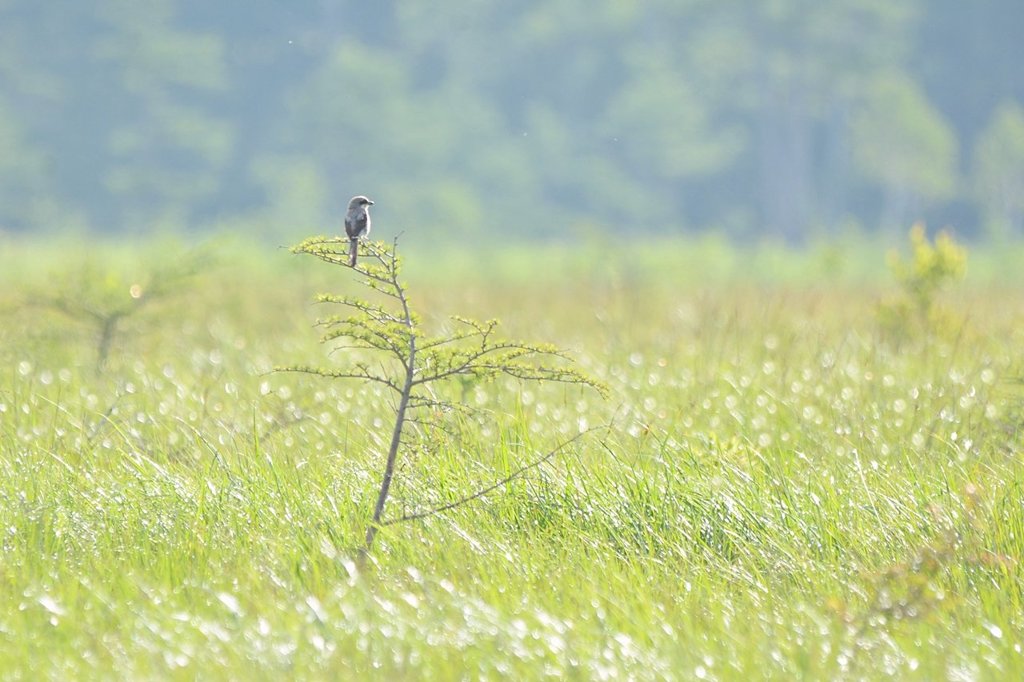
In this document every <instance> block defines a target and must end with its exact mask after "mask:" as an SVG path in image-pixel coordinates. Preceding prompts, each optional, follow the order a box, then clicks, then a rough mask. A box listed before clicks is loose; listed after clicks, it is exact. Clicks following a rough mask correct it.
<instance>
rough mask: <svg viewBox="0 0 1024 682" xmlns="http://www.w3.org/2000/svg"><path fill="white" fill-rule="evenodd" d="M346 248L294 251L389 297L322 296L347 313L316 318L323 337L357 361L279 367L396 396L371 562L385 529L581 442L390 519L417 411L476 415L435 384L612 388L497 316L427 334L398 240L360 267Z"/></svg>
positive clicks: (316, 243) (367, 544) (322, 243)
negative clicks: (387, 513)
mask: <svg viewBox="0 0 1024 682" xmlns="http://www.w3.org/2000/svg"><path fill="white" fill-rule="evenodd" d="M348 245H349V241H348V239H345V238H330V237H314V238H311V239H307V240H305V241H303V242H302V243H301V244H298V245H297V246H295V247H293V248H292V252H293V253H302V254H309V255H311V256H315V257H317V258H319V259H320V260H322V261H325V262H327V263H330V264H332V265H337V266H341V267H347V268H351V269H352V270H354V271H355V272H356V274H357V275H359V277H360V280H359V281H360V283H361V284H362V285H363V286H365V287H366V288H368V289H370V290H372V292H374V293H375V295H376V296H377V298H379V299H380V300H381V302H379V303H378V302H371V301H368V300H365V299H361V298H358V297H355V296H344V295H343V296H339V295H334V294H320V295H319V296H318V297H317V301H318V302H320V303H328V304H332V305H336V306H338V307H339V308H341V309H342V310H343V311H344V312H342V313H340V314H337V315H332V316H329V317H326V318H323V319H321V320H319V321H318V322H317V326H320V327H323V328H324V329H325V330H326V332H325V333H324V335H323V337H322V339H321V341H322V342H323V343H337V344H338V345H337V348H339V349H345V350H348V351H351V352H352V355H353V359H352V360H350V362H348V363H347V365H346V367H344V368H342V369H334V368H329V367H310V366H300V365H294V366H287V367H279V368H277V369H278V371H287V372H301V373H306V374H314V375H318V376H322V377H327V378H331V379H352V380H356V381H362V382H366V383H376V384H380V385H382V386H385V387H387V388H388V389H389V390H390V391H392V392H394V394H395V397H396V399H397V400H396V403H395V417H394V427H393V430H392V434H391V441H390V445H389V447H388V452H387V460H386V463H385V466H384V472H383V475H382V477H381V480H380V489H379V492H378V494H377V501H376V503H375V505H374V508H373V513H372V516H371V519H370V521H369V524H368V525H367V529H366V537H365V541H364V544H363V548H362V556H365V555H366V554H367V553H369V551H370V550H371V549H372V547H373V542H374V539H375V538H376V536H377V532H378V531H379V529H380V528H381V527H383V526H386V525H390V524H392V523H397V522H400V521H405V520H412V519H419V518H424V517H425V516H429V515H432V514H434V513H439V512H441V511H445V510H448V509H451V508H453V507H455V506H459V505H461V504H463V503H465V502H469V501H471V500H473V499H477V498H478V497H480V496H481V495H483V494H486V493H487V492H489V491H491V490H494V489H496V488H498V487H500V486H501V485H503V484H505V483H508V482H510V481H511V480H512V479H513V478H515V477H517V476H519V475H521V474H522V473H524V472H525V471H527V470H528V469H530V468H532V467H534V466H537V465H539V464H541V463H542V462H544V461H547V460H548V459H550V458H551V457H553V456H554V455H555V454H556V453H557V452H558V451H559V450H560V449H561V448H563V447H564V446H565V445H568V443H569V442H571V441H572V440H575V438H573V439H570V441H567V442H565V443H563V444H562V445H560V446H559V447H557V448H555V449H554V450H552V451H551V452H549V453H548V454H547V455H545V456H543V457H541V458H540V459H539V460H537V461H535V462H533V463H532V464H531V465H528V466H526V467H523V468H520V469H518V470H517V471H516V472H515V473H513V474H512V475H511V476H509V477H506V478H505V479H502V481H499V482H498V483H497V484H495V485H492V486H488V487H487V488H485V489H482V490H480V491H477V492H476V493H474V494H472V495H469V496H466V497H465V498H462V499H460V500H456V501H454V502H452V503H449V504H445V505H441V506H440V507H437V508H434V509H431V510H427V511H424V512H417V513H411V514H403V515H402V516H400V517H396V518H394V519H390V520H388V519H385V518H384V510H385V507H386V505H387V501H388V496H389V494H390V491H391V485H392V482H393V479H394V475H395V465H396V462H397V461H398V455H399V452H400V451H401V448H402V445H403V435H404V432H405V428H406V425H407V424H408V423H409V421H410V420H411V419H412V416H411V413H412V412H417V411H421V412H424V413H426V414H427V415H435V416H436V415H439V414H440V415H444V414H451V413H452V412H453V411H462V412H471V411H472V410H471V408H469V407H467V406H466V405H463V404H459V403H453V402H451V401H445V400H443V399H440V398H438V397H437V396H438V392H437V391H435V390H434V388H435V385H437V384H442V383H445V382H449V381H454V380H457V379H458V380H463V381H465V380H470V381H480V380H487V379H494V378H496V377H499V376H508V377H513V378H515V379H518V380H521V381H537V382H559V383H564V384H571V385H577V386H586V387H590V388H593V389H596V390H597V391H599V392H601V393H602V394H603V393H604V392H605V388H604V386H603V385H602V384H600V383H599V382H597V381H595V380H593V379H591V378H589V377H587V376H586V375H584V374H583V373H581V372H579V371H577V370H576V369H574V368H572V367H570V366H567V364H566V363H567V362H568V361H569V358H568V357H567V356H566V354H565V353H564V352H563V351H561V350H559V349H558V348H556V347H555V346H553V345H550V344H542V343H528V342H525V341H515V340H509V339H505V338H502V337H501V336H499V335H498V333H497V331H498V326H499V323H498V321H497V320H487V321H486V322H479V321H477V320H472V319H469V318H466V317H460V316H453V317H452V321H453V323H454V324H455V325H456V331H455V332H454V333H450V334H445V335H441V336H430V335H428V334H426V333H425V332H424V330H423V325H422V321H421V318H420V316H419V315H417V314H416V312H415V311H414V310H413V308H412V306H411V304H410V301H409V295H408V289H407V286H406V284H405V283H404V282H403V281H402V279H401V267H402V261H401V259H400V258H399V257H398V253H397V246H398V243H397V239H396V240H395V242H394V243H392V244H391V245H388V244H387V243H384V242H364V243H362V244H361V251H362V252H363V254H362V260H361V261H360V262H359V263H358V264H357V265H355V266H350V265H349V261H348ZM365 351H369V353H370V356H372V360H364V359H362V357H363V356H364V354H363V352H365ZM430 418H431V417H430V416H425V417H422V418H420V417H416V418H415V419H416V421H417V422H419V423H428V424H432V425H434V426H438V427H440V428H444V427H443V425H441V424H437V423H436V422H430V421H429V420H430Z"/></svg>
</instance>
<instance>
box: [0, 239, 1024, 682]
mask: <svg viewBox="0 0 1024 682" xmlns="http://www.w3.org/2000/svg"><path fill="white" fill-rule="evenodd" d="M184 248H185V247H182V246H179V245H171V246H167V245H161V246H159V247H152V246H148V245H142V246H138V247H126V246H120V247H118V246H114V245H106V246H101V247H95V248H94V249H92V250H90V251H89V252H86V253H83V252H82V251H81V250H78V251H75V250H70V249H63V248H58V247H53V246H52V245H51V246H48V245H45V244H41V243H38V242H33V243H29V244H25V243H21V244H16V243H13V242H8V243H5V244H4V250H3V252H2V253H0V273H2V274H0V283H2V285H0V286H2V288H0V315H2V320H0V547H2V552H3V554H2V557H3V559H2V561H0V586H2V587H0V677H2V678H5V679H8V678H9V679H19V678H20V679H76V678H77V679H81V678H131V679H139V678H143V679H145V678H170V679H193V678H202V679H268V680H270V679H275V680H276V679H282V678H295V679H348V678H356V677H365V678H371V679H403V678H408V679H459V678H470V679H476V678H483V679H499V678H511V679H537V678H544V677H555V678H569V679H624V678H629V677H635V678H639V679H663V678H668V679H736V680H741V679H742V680H745V679H837V678H838V679H843V678H849V679H863V678H866V679H875V678H883V677H892V676H896V677H900V678H912V679H913V678H919V679H945V678H951V679H977V678H981V679H1016V678H1020V677H1022V675H1024V659H1022V655H1024V654H1022V652H1021V646H1022V635H1024V623H1022V616H1021V614H1022V613H1024V588H1022V585H1024V581H1022V578H1024V575H1022V568H1021V564H1020V557H1021V556H1024V488H1022V486H1024V466H1022V464H1021V432H1020V425H1021V423H1022V415H1024V409H1022V408H1024V393H1022V392H1021V390H1020V388H1019V386H1020V384H1019V380H1020V377H1021V372H1022V367H1021V362H1020V358H1021V348H1024V280H1022V278H1021V277H1020V274H1019V272H1017V271H1016V270H1014V269H1013V268H1012V267H1010V265H1008V264H1007V263H1008V261H1007V260H1006V256H1005V255H1000V254H998V253H995V252H992V253H986V252H984V251H981V250H976V251H975V252H974V253H972V254H971V260H970V265H969V271H968V280H967V281H966V282H965V283H963V284H962V285H961V287H960V288H959V289H957V290H954V291H952V292H947V293H946V294H944V295H943V297H942V300H941V303H942V305H944V306H946V308H947V310H948V312H949V315H947V317H946V321H947V327H944V328H941V329H933V330H927V331H916V332H909V333H908V334H906V335H905V336H903V337H900V338H894V337H893V336H892V334H891V333H889V332H887V331H886V330H885V329H883V328H882V326H881V325H880V324H879V320H878V306H879V301H880V300H882V298H883V297H884V295H885V294H886V293H887V291H888V289H890V288H891V287H892V286H894V285H893V284H892V283H891V281H890V279H889V278H888V276H887V274H886V271H885V266H884V262H885V260H884V250H883V249H872V248H870V247H869V246H865V245H863V244H861V245H855V246H851V247H850V248H848V249H845V248H844V249H839V250H838V252H836V251H834V250H833V251H829V250H828V249H824V248H823V249H818V250H814V249H811V250H809V251H806V252H800V253H795V252H788V251H786V250H783V249H775V250H773V249H765V250H763V251H745V250H743V249H730V248H727V247H725V246H723V245H721V244H715V243H711V242H707V243H703V244H683V243H662V244H660V245H659V246H658V247H657V248H654V247H650V246H644V245H640V244H638V245H634V246H633V247H629V248H627V249H626V250H625V251H622V250H620V249H619V248H618V247H617V245H602V244H594V243H590V244H586V245H583V246H581V247H579V248H578V249H574V248H569V247H557V246H549V247H546V248H541V249H537V248H528V247H527V246H525V245H524V246H522V247H515V248H510V249H506V250H505V251H504V252H502V253H493V252H492V253H483V254H481V255H480V256H479V259H478V258H477V257H475V256H471V255H469V254H468V253H467V252H462V253H459V252H447V253H446V252H442V251H440V250H437V251H435V252H431V251H429V250H426V249H425V247H424V248H419V247H417V246H416V245H415V244H413V245H411V246H410V247H409V248H407V249H406V250H405V256H406V258H407V261H408V272H409V279H410V290H411V292H412V295H413V296H414V297H415V298H416V302H417V306H418V307H419V308H420V309H422V310H424V311H428V312H429V316H430V319H431V320H433V322H434V323H435V324H437V325H439V326H440V325H441V324H443V320H444V317H445V315H447V314H451V313H464V314H467V315H474V316H478V317H485V318H486V317H500V318H502V319H503V321H504V322H505V323H506V325H507V326H508V327H509V328H510V330H511V331H512V333H514V334H519V335H523V336H526V337H528V338H532V339H538V340H546V341H551V342H554V343H556V344H559V345H561V346H565V347H568V348H570V349H572V350H573V351H574V353H575V355H576V357H577V358H578V360H579V362H580V363H581V364H582V366H583V368H584V369H586V370H587V371H588V372H591V373H592V374H594V375H596V376H597V377H598V378H600V379H602V380H604V381H606V382H607V383H608V384H609V385H610V386H611V387H612V397H611V398H610V399H608V400H607V401H602V400H601V399H600V398H598V397H597V396H595V395H594V394H592V393H586V392H581V391H579V390H564V389H560V388H553V387H548V388H543V389H540V390H538V389H537V388H536V387H521V386H517V385H516V384H514V383H508V382H501V383H497V384H474V385H467V386H465V387H462V389H461V390H460V392H459V394H458V395H457V397H458V398H460V399H463V400H466V401H471V402H472V403H473V404H475V405H479V406H481V407H484V408H486V409H489V410H492V411H493V412H494V414H496V415H504V416H503V417H501V418H500V419H497V420H496V421H495V423H494V425H491V426H487V427H482V426H476V425H474V424H472V423H460V424H456V425H454V426H457V427H458V428H454V429H453V430H452V432H451V433H445V432H440V431H438V432H435V433H433V434H432V437H431V439H430V441H431V442H432V444H433V447H431V448H430V449H426V450H420V451H413V452H408V453H407V454H406V456H405V457H404V459H403V464H402V465H401V467H400V470H399V473H398V476H399V479H398V483H397V488H396V490H395V493H394V494H395V497H394V498H393V500H392V504H394V505H395V506H394V510H395V511H403V510H413V509H418V508H423V507H427V506H430V505H434V504H438V503H442V502H444V501H446V500H451V499H457V498H459V497H461V496H464V495H466V494H469V493H471V492H473V491H474V490H477V489H479V488H481V487H483V486H485V485H487V484H488V483H490V482H492V481H494V480H497V479H499V478H501V477H502V476H503V475H507V474H508V473H509V472H511V471H512V470H514V469H515V468H516V467H517V466H519V465H521V464H522V463H524V462H526V461H528V460H529V459H531V458H533V457H535V456H536V455H537V454H539V453H543V452H545V451H547V450H548V449H550V448H551V447H553V446H554V445H555V444H556V443H558V442H559V441H560V440H563V439H565V438H566V437H569V436H572V435H574V434H576V433H578V431H579V430H580V428H581V427H589V426H595V425H601V424H609V425H610V427H609V428H608V429H606V430H603V431H597V432H595V433H594V434H592V435H591V436H588V437H586V438H584V439H582V440H580V441H577V442H575V443H574V444H573V445H572V446H571V447H570V448H568V449H567V450H566V452H564V453H563V454H562V455H561V456H559V457H558V458H556V459H555V460H553V462H552V463H551V464H550V465H547V466H545V467H543V468H540V469H538V470H536V471H534V472H532V473H531V474H530V475H529V476H527V477H526V478H524V479H522V480H517V481H515V482H513V483H512V484H511V485H510V486H508V487H507V488H505V489H501V490H498V491H495V492H493V493H491V494H490V495H487V496H486V497H484V498H482V499H481V500H479V501H477V502H474V503H472V504H469V505H466V506H463V507H460V508H458V509H456V510H453V511H451V512H448V513H445V514H443V515H440V516H437V517H434V518H431V519H428V520H426V521H422V522H413V523H408V524H399V525H395V526H390V527H388V528H386V529H385V530H384V531H383V532H382V534H381V536H380V537H379V545H378V547H377V548H376V551H375V553H374V560H373V562H372V563H371V564H370V565H368V566H366V567H365V568H364V569H363V570H362V571H360V570H358V569H357V568H356V565H355V563H354V562H353V557H354V556H355V551H356V549H357V548H358V546H359V544H360V540H361V538H362V531H363V528H364V524H365V520H366V517H367V514H368V512H369V508H370V506H371V504H372V501H373V496H374V494H375V492H376V490H375V486H376V483H377V480H378V477H379V474H380V469H381V467H382V466H383V461H382V451H383V450H384V448H386V441H387V438H388V435H389V422H388V420H389V418H390V413H389V410H390V405H389V402H388V401H389V397H388V396H386V395H384V394H383V393H382V392H380V391H377V390H376V389H374V388H372V387H366V386H361V385H358V384H354V383H337V382H336V383H330V382H323V381H316V380H312V379H310V378H307V377H300V376H293V375H276V374H268V373H267V372H268V371H269V369H270V368H271V367H272V366H273V365H275V364H285V363H301V362H310V363H323V362H339V363H340V362H344V356H343V355H342V354H335V355H331V356H329V357H325V353H326V352H327V350H326V349H324V348H322V347H321V346H320V345H319V344H318V342H317V335H316V333H315V332H314V331H313V330H312V329H311V328H310V324H311V323H312V321H313V319H314V318H315V317H316V313H317V311H316V310H315V309H314V308H313V306H311V305H310V304H309V301H310V299H311V297H312V295H313V293H314V292H316V291H321V290H334V291H347V290H350V289H351V288H352V287H353V284H352V283H351V282H349V281H348V280H347V279H346V277H345V276H344V275H342V276H339V274H338V273H337V272H334V271H333V269H331V268H327V267H326V266H323V267H321V266H318V265H317V264H314V263H309V262H306V261H300V260H298V259H295V258H293V257H291V256H289V255H288V254H287V253H286V252H284V251H280V250H275V249H261V248H258V247H256V246H253V245H243V244H240V243H238V242H231V241H229V242H226V243H224V244H221V245H219V246H216V247H214V248H213V249H212V254H213V258H212V260H211V261H209V264H208V265H206V266H204V267H205V268H206V269H205V270H204V271H202V272H200V273H198V274H197V276H195V277H193V278H191V279H189V280H188V281H187V282H184V283H183V284H182V285H181V286H180V288H179V289H177V290H175V291H173V292H172V293H171V294H169V295H167V296H165V297H163V298H161V299H160V300H158V301H154V302H153V303H152V304H150V305H147V306H145V307H141V308H139V310H138V311H137V313H135V314H132V315H130V316H128V317H127V318H125V320H124V321H123V324H122V325H121V327H120V328H119V331H118V334H117V337H116V338H115V340H114V344H113V350H112V354H111V357H110V359H109V361H108V363H107V366H106V367H105V368H103V369H102V370H98V369H97V367H96V364H95V359H96V358H95V353H96V329H95V328H94V327H93V326H91V325H90V324H89V323H88V322H87V321H83V320H80V319H75V318H72V317H69V316H68V315H66V314H63V313H61V312H59V311H55V310H53V309H52V307H51V306H50V305H49V304H48V303H47V301H49V300H51V298H52V297H53V296H60V295H62V294H61V292H62V289H61V287H63V286H66V285H65V284H64V282H65V279H64V278H65V277H66V276H67V275H69V274H74V273H75V272H77V271H78V269H80V268H82V267H84V266H83V264H84V263H86V262H88V263H91V265H90V267H91V268H92V269H93V271H98V272H107V273H115V274H116V275H117V277H118V278H120V279H119V280H118V281H124V282H134V281H136V280H138V281H144V279H145V277H146V275H147V273H148V272H151V271H153V270H154V269H156V268H157V267H158V265H159V264H161V263H166V262H167V261H168V260H170V259H174V258H177V257H178V253H179V252H180V251H181V250H182V249H184ZM837 259H838V260H837ZM837 263H841V265H837ZM125 293H126V295H127V292H125Z"/></svg>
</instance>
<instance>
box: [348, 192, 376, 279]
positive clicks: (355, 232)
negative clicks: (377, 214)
mask: <svg viewBox="0 0 1024 682" xmlns="http://www.w3.org/2000/svg"><path fill="white" fill-rule="evenodd" d="M370 206H373V202H372V201H370V200H369V199H367V198H366V197H364V196H363V195H362V194H360V195H359V196H355V197H352V201H350V202H348V212H347V213H346V214H345V234H347V235H348V239H349V247H348V264H349V265H351V266H352V267H355V265H356V256H357V255H358V254H359V238H360V237H365V236H366V235H368V234H370Z"/></svg>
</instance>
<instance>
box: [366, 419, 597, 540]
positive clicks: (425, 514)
mask: <svg viewBox="0 0 1024 682" xmlns="http://www.w3.org/2000/svg"><path fill="white" fill-rule="evenodd" d="M600 428H604V427H600V426H594V427H591V428H589V429H586V430H584V431H580V432H579V433H577V434H576V435H575V436H573V437H572V438H570V439H568V440H566V441H563V442H561V443H559V444H558V445H557V446H555V448H554V449H553V450H551V451H549V452H548V453H547V454H545V455H544V456H542V457H540V458H538V459H535V460H534V461H532V462H530V463H529V464H524V465H523V466H521V467H519V468H518V469H516V470H515V471H513V472H512V473H511V474H509V475H508V476H506V477H505V478H503V479H501V480H499V481H497V482H496V483H493V484H491V485H489V486H487V487H486V488H482V489H481V490H478V491H476V492H475V493H473V494H472V495H467V496H465V497H461V498H459V499H457V500H455V501H454V502H449V503H447V504H442V505H441V506H439V507H433V508H431V509H425V510H423V511H419V512H414V513H411V514H403V515H402V516H398V517H396V518H393V519H388V520H387V521H384V522H382V523H381V526H392V525H394V524H396V523H402V522H403V521H416V520H418V519H425V518H429V517H431V516H435V515H437V514H440V513H442V512H446V511H450V510H452V509H455V508H456V507H461V506H462V505H464V504H467V503H469V502H472V501H473V500H478V499H480V498H481V497H483V496H484V495H486V494H488V493H490V492H493V491H495V490H497V489H498V488H500V487H502V486H505V485H508V484H509V483H511V482H512V481H514V480H515V479H517V478H519V477H520V476H522V475H523V474H525V473H526V472H527V471H530V470H531V469H536V468H537V467H539V466H540V465H542V464H544V463H545V462H547V461H548V460H550V459H551V458H552V457H554V456H555V455H557V454H559V453H560V452H561V451H562V450H564V449H565V448H566V447H567V446H569V445H571V444H572V443H574V442H576V441H577V440H579V439H580V438H582V437H583V436H584V435H586V434H588V433H590V432H591V431H596V430H598V429H600Z"/></svg>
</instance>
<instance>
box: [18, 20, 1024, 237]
mask: <svg viewBox="0 0 1024 682" xmlns="http://www.w3.org/2000/svg"><path fill="white" fill-rule="evenodd" d="M1022 35H1024V3H1021V2H1020V1H1019V0H976V1H974V2H960V1H954V0H929V1H927V2H926V1H924V0H901V1H900V2H898V3H893V2H889V1H888V0H835V1H832V2H827V3H826V2H820V1H819V0H765V1H763V2H752V1H750V0H648V1H647V2H632V1H624V0H586V1H584V0H557V1H555V2H551V1H544V2H541V1H539V0H523V1H521V2H515V3H507V2H472V3H466V2H454V1H452V0H446V1H440V2H432V3H422V2H414V1H413V0H381V1H377V2H355V1H338V2H324V1H319V0H317V1H314V0H294V1H287V2H286V1H284V0H247V1H246V2H241V1H238V0H233V1H224V2H205V1H200V0H153V1H150V2H144V3H139V2H131V1H129V0H92V1H84V2H83V1H81V0H47V1H46V2H36V1H35V0H0V231H6V232H13V233H24V232H33V233H38V232H45V233H50V234H52V233H75V234H95V233H97V232H110V233H114V234H116V235H118V236H123V235H148V234H150V233H154V232H160V233H167V232H182V231H188V232H194V233H200V232H206V231H209V230H212V229H232V230H241V231H244V232H245V233H247V234H256V235H259V236H261V237H263V238H265V239H267V240H278V243H280V242H282V241H284V240H289V239H292V238H294V237H296V236H298V235H305V234H311V233H320V232H327V231H335V230H337V229H339V226H340V222H341V221H340V215H341V212H342V211H343V209H344V206H345V203H346V202H347V200H348V198H349V197H350V196H351V195H353V194H356V193H365V194H367V195H369V196H371V197H373V198H375V199H376V200H377V201H378V206H377V207H375V208H376V214H375V217H376V220H377V225H378V226H379V227H378V230H379V233H378V234H377V235H376V236H383V237H387V236H390V235H392V234H396V233H399V232H403V231H404V232H406V233H407V234H408V235H409V237H408V238H409V239H412V240H415V242H414V243H416V244H420V245H426V244H427V243H434V242H438V243H441V244H444V243H446V242H447V243H451V242H452V241H454V240H459V241H461V242H463V243H465V244H479V243H484V241H485V240H486V241H487V242H490V243H493V242H494V240H496V239H498V240H507V241H514V240H519V239H532V238H537V237H554V238H556V239H564V240H569V239H572V240H577V239H578V238H579V237H580V236H581V235H584V236H586V238H587V239H592V238H603V237H601V236H599V237H594V235H612V236H615V237H621V236H639V235H652V234H659V235H671V236H677V235H681V234H692V233H705V232H714V233H716V234H717V235H718V236H723V237H727V238H730V239H733V240H735V241H749V240H756V241H763V240H764V239H772V240H784V241H786V242H788V243H791V244H799V243H806V242H807V241H808V240H820V239H822V238H825V239H828V238H830V237H832V236H834V235H837V234H848V233H850V232H857V233H869V234H873V235H876V236H877V235H882V236H885V235H896V234H898V235H899V237H900V239H902V237H903V236H904V235H905V234H906V230H907V227H908V226H909V225H910V223H911V222H913V221H915V220H925V221H927V222H928V223H929V224H931V225H933V226H936V227H938V226H942V225H946V224H950V225H953V226H954V227H955V229H956V231H957V234H958V236H960V237H961V238H968V239H975V238H982V237H988V236H995V237H999V238H1004V237H1007V236H1012V235H1019V234H1020V233H1021V231H1022V230H1024V108H1022V105H1024V70H1022V69H1021V68H1020V64H1021V62H1022V60H1024V47H1022V45H1024V41H1022V40H1021V36H1022Z"/></svg>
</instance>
